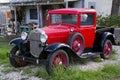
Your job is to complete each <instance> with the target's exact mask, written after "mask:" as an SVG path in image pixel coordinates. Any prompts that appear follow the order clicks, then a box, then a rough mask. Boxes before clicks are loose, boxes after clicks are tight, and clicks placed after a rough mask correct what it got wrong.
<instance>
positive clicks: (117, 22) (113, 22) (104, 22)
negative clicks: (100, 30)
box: [97, 15, 120, 27]
mask: <svg viewBox="0 0 120 80" xmlns="http://www.w3.org/2000/svg"><path fill="white" fill-rule="evenodd" d="M97 24H98V25H99V26H104V27H120V16H117V15H112V16H107V17H102V16H101V15H99V16H97Z"/></svg>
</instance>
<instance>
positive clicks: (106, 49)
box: [100, 39, 112, 59]
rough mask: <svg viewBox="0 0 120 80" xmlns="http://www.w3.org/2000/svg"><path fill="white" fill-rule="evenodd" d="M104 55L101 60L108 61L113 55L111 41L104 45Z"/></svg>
mask: <svg viewBox="0 0 120 80" xmlns="http://www.w3.org/2000/svg"><path fill="white" fill-rule="evenodd" d="M102 49H103V53H102V54H100V56H101V58H103V59H108V58H109V57H110V55H111V53H112V42H111V41H110V40H108V39H107V40H106V41H105V42H104V44H103V48H102Z"/></svg>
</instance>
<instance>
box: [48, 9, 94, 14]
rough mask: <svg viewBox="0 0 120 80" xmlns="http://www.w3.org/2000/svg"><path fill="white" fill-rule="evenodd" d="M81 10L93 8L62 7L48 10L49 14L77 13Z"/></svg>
mask: <svg viewBox="0 0 120 80" xmlns="http://www.w3.org/2000/svg"><path fill="white" fill-rule="evenodd" d="M81 12H95V13H96V11H95V9H88V8H63V9H56V10H50V11H49V14H51V13H63V14H64V13H70V14H77V13H81Z"/></svg>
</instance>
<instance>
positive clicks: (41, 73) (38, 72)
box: [34, 67, 49, 80]
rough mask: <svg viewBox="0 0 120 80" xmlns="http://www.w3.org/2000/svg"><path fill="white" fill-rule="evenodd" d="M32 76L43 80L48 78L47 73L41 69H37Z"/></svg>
mask: <svg viewBox="0 0 120 80" xmlns="http://www.w3.org/2000/svg"><path fill="white" fill-rule="evenodd" d="M34 76H36V77H39V78H41V77H42V78H44V79H46V80H47V79H48V78H49V75H48V73H47V72H46V70H45V69H44V68H43V67H40V68H39V69H37V70H36V71H35V72H34Z"/></svg>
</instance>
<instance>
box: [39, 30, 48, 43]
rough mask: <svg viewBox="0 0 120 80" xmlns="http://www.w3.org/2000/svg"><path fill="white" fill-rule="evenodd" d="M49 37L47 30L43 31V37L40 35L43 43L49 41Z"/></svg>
mask: <svg viewBox="0 0 120 80" xmlns="http://www.w3.org/2000/svg"><path fill="white" fill-rule="evenodd" d="M47 39H48V36H47V35H46V34H45V32H42V33H41V37H40V41H41V42H42V43H45V42H46V41H47Z"/></svg>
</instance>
